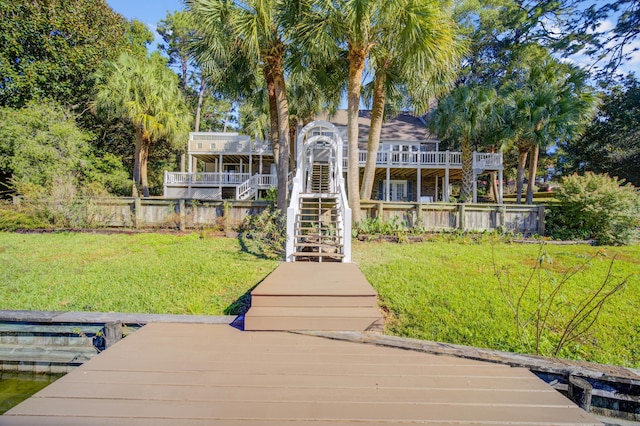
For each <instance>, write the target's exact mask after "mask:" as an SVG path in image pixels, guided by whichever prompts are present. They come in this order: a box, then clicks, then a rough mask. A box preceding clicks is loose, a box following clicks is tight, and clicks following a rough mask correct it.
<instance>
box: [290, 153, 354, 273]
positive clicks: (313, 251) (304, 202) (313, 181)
mask: <svg viewBox="0 0 640 426" xmlns="http://www.w3.org/2000/svg"><path fill="white" fill-rule="evenodd" d="M307 191H308V192H305V193H302V194H300V199H299V206H298V207H299V209H298V214H297V215H296V220H295V228H294V229H295V235H294V237H293V238H294V253H293V257H294V259H295V261H296V262H300V261H308V262H340V261H342V259H343V258H344V251H343V238H344V235H342V232H341V229H340V226H339V221H340V211H339V204H338V194H335V193H332V192H330V191H331V177H330V165H329V164H328V163H314V164H313V165H312V169H311V173H310V174H309V181H308V182H307Z"/></svg>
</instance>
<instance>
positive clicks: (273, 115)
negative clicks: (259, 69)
mask: <svg viewBox="0 0 640 426" xmlns="http://www.w3.org/2000/svg"><path fill="white" fill-rule="evenodd" d="M264 77H265V80H266V81H267V97H268V99H269V143H270V144H271V150H272V151H273V161H274V162H275V164H276V169H277V168H278V164H279V163H280V156H279V153H280V138H279V136H278V102H277V101H276V87H275V83H274V81H273V74H272V73H271V70H270V69H269V67H268V66H265V69H264Z"/></svg>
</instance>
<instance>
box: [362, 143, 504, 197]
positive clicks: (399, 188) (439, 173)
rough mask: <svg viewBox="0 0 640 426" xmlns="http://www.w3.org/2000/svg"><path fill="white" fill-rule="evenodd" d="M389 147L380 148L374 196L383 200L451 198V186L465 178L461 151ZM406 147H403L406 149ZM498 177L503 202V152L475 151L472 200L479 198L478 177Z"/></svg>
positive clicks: (364, 158) (498, 192) (363, 164)
mask: <svg viewBox="0 0 640 426" xmlns="http://www.w3.org/2000/svg"><path fill="white" fill-rule="evenodd" d="M399 148H400V149H397V150H393V149H387V150H385V151H380V152H378V155H377V157H376V172H375V178H374V185H373V191H372V195H371V198H372V199H374V200H381V201H418V202H423V203H429V202H439V201H440V202H445V203H448V202H450V201H451V192H452V191H451V186H452V184H453V183H454V182H456V181H460V180H462V155H461V153H460V152H452V151H432V152H421V151H418V150H411V149H406V147H404V146H402V147H399ZM403 148H404V150H403ZM358 160H359V165H360V168H361V172H362V173H363V172H364V166H365V164H366V160H367V152H366V150H360V152H359V156H358ZM483 175H491V178H492V179H495V178H497V188H496V191H495V192H496V194H495V196H494V198H495V201H496V203H498V204H502V202H503V166H502V153H481V152H474V153H473V182H474V185H473V202H474V203H477V202H478V178H479V177H480V176H483Z"/></svg>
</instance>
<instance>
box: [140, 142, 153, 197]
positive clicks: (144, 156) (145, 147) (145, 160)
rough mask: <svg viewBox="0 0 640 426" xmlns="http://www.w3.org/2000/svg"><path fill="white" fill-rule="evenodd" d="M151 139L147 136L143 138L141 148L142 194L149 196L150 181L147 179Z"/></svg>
mask: <svg viewBox="0 0 640 426" xmlns="http://www.w3.org/2000/svg"><path fill="white" fill-rule="evenodd" d="M150 145H151V141H150V140H148V138H147V137H143V139H142V147H141V148H140V182H141V183H142V195H143V196H144V197H149V182H148V180H147V166H148V164H149V146H150Z"/></svg>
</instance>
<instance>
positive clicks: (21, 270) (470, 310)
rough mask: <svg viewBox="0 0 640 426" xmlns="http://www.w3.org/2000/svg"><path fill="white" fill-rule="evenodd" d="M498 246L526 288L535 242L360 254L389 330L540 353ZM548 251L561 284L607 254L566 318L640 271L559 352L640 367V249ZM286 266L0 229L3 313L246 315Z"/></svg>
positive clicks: (165, 238) (398, 247) (569, 303)
mask: <svg viewBox="0 0 640 426" xmlns="http://www.w3.org/2000/svg"><path fill="white" fill-rule="evenodd" d="M492 247H493V251H494V253H495V259H496V263H497V264H498V266H499V267H501V268H502V267H507V268H508V269H509V272H510V276H511V280H512V283H522V282H524V281H526V277H527V276H528V274H529V273H530V272H529V271H530V270H531V267H532V266H533V265H535V262H536V260H535V259H536V256H537V252H538V246H537V245H536V244H532V245H521V244H506V243H495V244H492V243H490V242H488V241H483V242H476V241H473V240H470V239H465V238H464V237H462V238H458V239H454V241H430V242H424V243H415V244H394V243H377V242H369V243H362V242H357V241H354V245H353V252H354V260H355V261H356V262H357V263H359V265H360V268H361V269H362V271H363V272H364V274H365V276H366V277H367V278H368V280H369V281H370V282H371V284H372V285H373V286H374V287H375V288H376V290H377V291H378V293H379V294H380V300H381V304H382V306H383V308H384V309H385V310H386V311H387V312H388V314H389V318H388V323H387V330H386V332H387V333H389V334H394V335H399V336H405V337H414V338H420V339H428V340H436V341H442V342H450V343H458V344H463V345H471V346H477V347H486V348H493V349H501V350H507V351H515V352H531V351H532V347H531V346H530V345H527V344H526V342H524V343H523V342H522V341H521V340H520V339H519V338H518V333H517V329H516V325H515V320H514V314H513V312H512V311H511V310H510V308H509V306H508V303H507V299H508V295H509V292H508V291H505V290H504V289H505V288H504V287H501V285H500V284H499V283H498V281H497V279H496V277H495V275H494V269H493V264H492ZM545 250H546V251H547V252H548V254H549V256H550V258H551V259H552V260H553V263H545V270H546V272H544V275H545V276H546V275H547V274H550V276H552V277H558V276H559V274H561V273H562V271H564V270H566V268H569V267H571V266H575V265H577V264H579V263H581V262H584V261H585V259H587V258H588V256H590V255H592V254H594V253H596V252H597V251H598V250H604V251H603V252H602V254H603V255H602V256H598V257H597V258H595V259H593V260H592V261H590V262H589V264H588V265H587V268H586V270H585V271H584V273H582V274H580V275H578V276H576V278H575V279H574V280H573V281H572V282H571V283H570V284H569V285H568V286H567V287H566V288H565V289H564V290H563V292H562V293H561V294H560V295H559V296H558V297H557V298H556V299H555V300H554V302H555V304H556V305H557V310H558V312H559V313H562V314H563V315H565V316H567V315H568V316H570V315H571V313H572V312H575V306H576V304H577V302H578V301H579V300H580V299H582V298H583V297H584V296H585V294H587V293H588V292H589V291H592V289H593V288H594V287H596V286H597V285H598V284H599V283H601V281H602V279H603V278H604V276H605V275H606V271H607V268H608V266H609V264H610V260H611V259H612V258H613V257H614V255H616V256H617V258H616V261H615V264H614V275H615V276H616V277H618V278H621V277H623V276H628V275H631V278H630V279H629V281H628V282H627V284H626V286H625V287H624V289H623V290H622V291H621V292H620V293H617V294H615V295H614V296H613V298H612V299H610V300H609V301H608V302H607V304H605V306H604V308H603V310H602V312H601V314H600V318H599V321H598V322H597V323H596V324H595V326H594V327H593V328H592V329H591V330H590V331H589V333H587V334H586V335H584V336H582V338H581V339H579V340H578V341H577V342H574V343H572V344H570V345H567V346H566V347H565V348H564V350H563V351H562V352H561V353H560V356H561V357H569V358H574V359H585V360H589V361H595V362H604V363H611V364H617V365H623V366H629V367H635V368H638V367H640V315H638V307H639V306H640V280H639V276H638V272H639V271H640V267H639V265H640V246H631V247H619V248H618V247H616V248H604V249H603V248H601V247H600V248H595V247H590V246H584V245H576V246H553V245H548V246H546V248H545ZM276 266H277V262H275V261H269V260H264V259H262V258H259V257H256V256H255V255H252V254H250V253H246V252H243V251H242V250H241V247H240V245H239V243H238V241H237V240H235V239H227V238H201V236H200V235H198V234H190V235H168V234H135V235H122V234H119V235H99V234H78V233H53V234H12V233H0V272H1V273H0V309H27V310H62V311H105V312H108V311H116V312H139V313H172V314H207V315H222V314H236V313H239V312H240V311H242V309H243V308H244V307H245V306H246V303H247V297H246V295H247V292H248V291H250V290H251V289H252V288H253V287H254V286H255V285H256V284H258V283H259V282H260V281H261V280H262V279H263V278H264V277H266V276H267V275H268V274H269V273H270V272H271V271H272V270H273V269H274V268H275V267H276ZM545 286H548V283H547V284H545ZM511 293H514V292H513V291H512V292H511ZM512 295H513V294H512ZM532 304H533V305H535V300H527V301H526V303H525V304H524V306H525V307H527V308H528V309H530V308H531V306H532ZM554 309H555V308H554ZM550 325H551V329H550V330H549V332H548V333H547V334H546V335H545V336H543V339H542V342H541V343H542V344H541V347H542V350H543V352H545V351H547V352H548V351H549V350H550V348H551V347H552V346H553V343H554V342H555V341H557V339H558V333H559V332H560V331H561V328H562V320H561V318H556V319H554V320H553V321H551V324H550Z"/></svg>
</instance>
